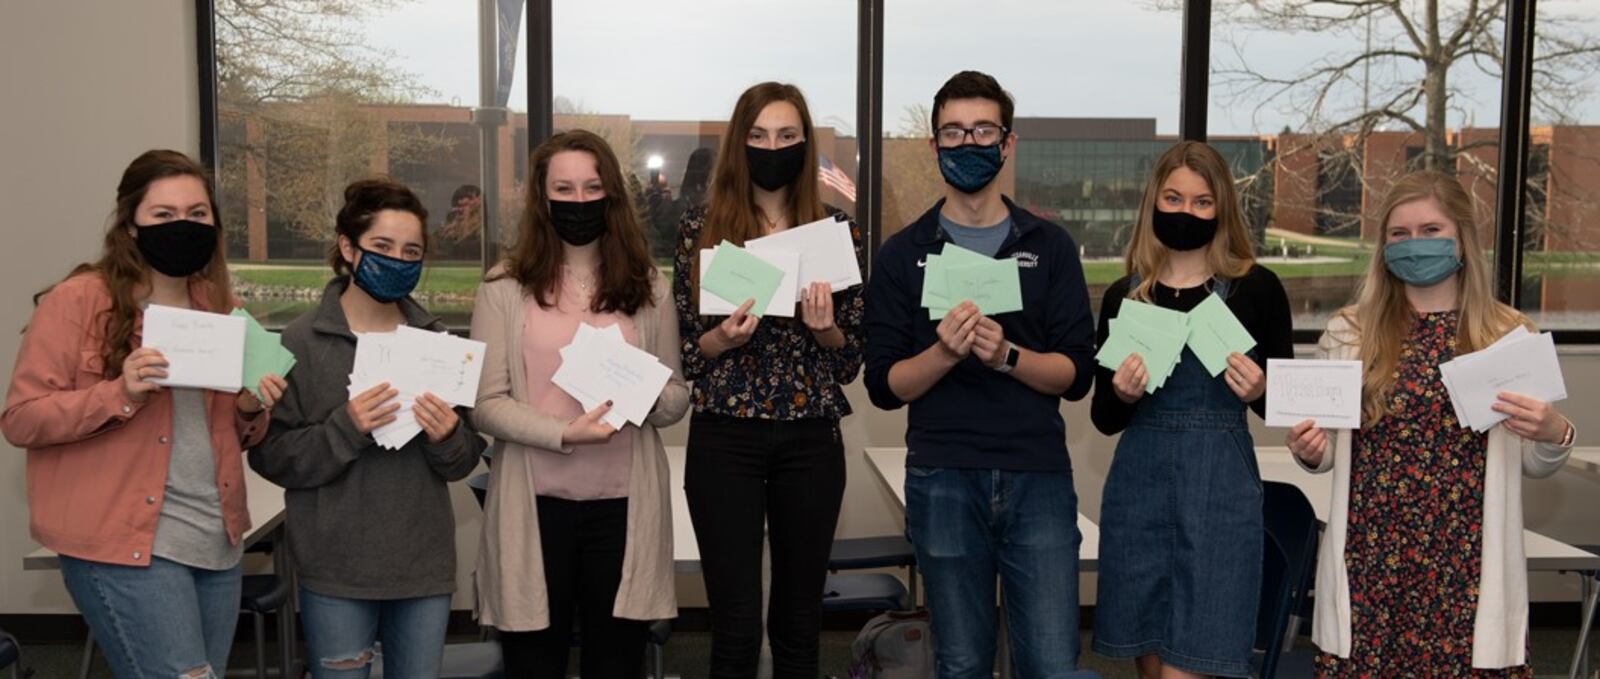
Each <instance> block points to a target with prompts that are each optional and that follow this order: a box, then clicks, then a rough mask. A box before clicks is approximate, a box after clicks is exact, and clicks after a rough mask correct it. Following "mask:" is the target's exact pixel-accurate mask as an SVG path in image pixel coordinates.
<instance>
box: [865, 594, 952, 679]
mask: <svg viewBox="0 0 1600 679" xmlns="http://www.w3.org/2000/svg"><path fill="white" fill-rule="evenodd" d="M850 657H851V658H852V660H851V662H850V679H931V677H933V676H934V659H933V627H932V626H930V625H929V623H928V611H927V609H920V608H919V609H917V610H915V611H890V612H888V613H884V614H882V615H879V616H877V617H875V618H873V619H871V620H868V621H867V624H866V626H865V627H862V628H861V633H860V634H858V635H856V640H855V642H854V643H851V644H850Z"/></svg>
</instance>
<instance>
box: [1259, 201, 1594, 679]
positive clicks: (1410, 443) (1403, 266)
mask: <svg viewBox="0 0 1600 679" xmlns="http://www.w3.org/2000/svg"><path fill="white" fill-rule="evenodd" d="M1378 220H1379V224H1380V225H1381V226H1380V228H1379V229H1378V231H1377V236H1376V239H1375V240H1376V242H1375V245H1376V246H1377V248H1376V251H1375V252H1374V253H1373V257H1372V263H1371V265H1370V266H1369V267H1368V268H1367V274H1366V277H1365V278H1364V279H1363V281H1362V284H1361V288H1360V291H1359V292H1358V293H1357V296H1356V302H1355V304H1353V305H1351V306H1348V307H1345V308H1344V309H1342V310H1340V311H1339V312H1338V313H1337V314H1335V315H1334V317H1333V318H1332V319H1331V320H1330V321H1329V322H1328V329H1327V331H1326V332H1325V333H1323V335H1322V339H1321V340H1320V341H1319V342H1318V345H1317V352H1318V354H1319V355H1320V356H1321V357H1325V358H1337V359H1352V360H1360V361H1361V369H1362V380H1361V382H1362V384H1361V402H1362V403H1361V428H1360V429H1359V430H1357V431H1351V430H1348V429H1340V430H1335V431H1332V432H1329V431H1326V430H1323V429H1321V428H1319V427H1316V426H1314V423H1313V422H1311V421H1310V420H1307V421H1305V422H1301V423H1300V424H1298V425H1295V426H1294V427H1293V428H1292V429H1290V431H1289V434H1288V436H1287V443H1288V445H1289V449H1290V451H1291V452H1293V453H1294V456H1295V458H1296V459H1297V460H1298V461H1299V462H1300V463H1301V465H1302V466H1304V467H1306V468H1307V469H1308V470H1310V471H1313V472H1318V473H1321V472H1327V471H1332V472H1333V475H1334V483H1333V487H1334V495H1333V500H1332V506H1331V507H1329V509H1328V527H1327V530H1325V531H1323V534H1322V546H1321V548H1320V549H1319V550H1318V553H1317V584H1316V588H1317V592H1319V593H1323V594H1319V596H1318V597H1317V610H1316V617H1315V621H1314V624H1313V625H1312V633H1311V637H1312V640H1313V641H1315V642H1316V644H1317V646H1318V647H1320V648H1321V649H1322V654H1321V655H1320V656H1319V657H1318V659H1317V665H1318V669H1319V670H1320V672H1321V674H1322V675H1323V676H1327V677H1344V676H1352V677H1353V676H1369V675H1394V676H1399V675H1407V676H1478V677H1483V676H1514V677H1531V676H1533V670H1532V668H1531V667H1530V666H1529V665H1528V655H1527V650H1528V637H1527V634H1528V583H1527V572H1528V571H1527V564H1526V563H1525V562H1524V558H1523V549H1522V478H1523V477H1524V476H1528V477H1545V476H1549V475H1551V474H1554V473H1555V472H1556V470H1558V469H1560V468H1561V466H1562V464H1564V463H1565V461H1566V458H1567V455H1568V454H1569V453H1570V452H1571V448H1572V440H1573V438H1574V437H1575V436H1576V430H1575V429H1574V428H1573V425H1572V423H1571V422H1570V421H1568V420H1567V418H1565V417H1563V416H1562V415H1561V413H1559V412H1557V411H1556V409H1555V408H1552V407H1551V406H1550V404H1548V403H1545V402H1542V401H1539V400H1537V399H1533V398H1529V397H1527V396H1522V395H1519V394H1514V393H1510V392H1505V393H1501V394H1500V400H1499V402H1498V403H1496V404H1495V405H1494V406H1493V407H1494V409H1495V410H1496V411H1498V412H1501V413H1505V414H1506V415H1507V416H1508V419H1506V420H1505V421H1503V422H1501V423H1500V424H1498V425H1496V426H1495V427H1493V428H1492V429H1490V430H1489V431H1488V432H1485V433H1478V432H1476V431H1474V430H1472V429H1470V428H1467V427H1464V426H1463V425H1462V424H1461V423H1460V422H1459V421H1457V420H1456V417H1455V414H1454V412H1453V411H1452V410H1451V408H1450V407H1449V396H1448V394H1447V393H1446V390H1445V388H1444V385H1443V384H1442V382H1441V381H1440V377H1439V365H1440V364H1442V363H1444V362H1446V361H1449V360H1451V359H1453V358H1455V357H1457V356H1460V355H1463V354H1467V353H1471V352H1474V351H1477V350H1479V349H1483V348H1484V347H1487V346H1489V345H1490V344H1493V343H1494V341H1495V340H1497V339H1499V338H1500V337H1502V336H1503V335H1505V334H1506V333H1507V332H1509V331H1511V330H1512V329H1514V328H1516V327H1517V326H1519V325H1520V326H1525V327H1528V328H1532V323H1531V322H1530V321H1529V320H1528V319H1527V318H1526V317H1524V316H1523V315H1522V314H1521V313H1519V312H1518V311H1517V310H1515V309H1512V308H1511V307H1509V306H1506V305H1504V304H1501V303H1500V302H1499V301H1497V300H1496V299H1495V298H1494V296H1493V295H1492V294H1491V292H1490V287H1489V276H1490V269H1489V266H1488V264H1487V262H1486V261H1485V259H1484V257H1483V245H1484V241H1483V240H1482V234H1480V233H1479V229H1478V224H1477V220H1476V219H1475V218H1474V216H1473V204H1472V198H1471V196H1470V195H1468V194H1467V192H1466V190H1465V189H1463V188H1462V187H1461V183H1460V182H1458V181H1457V180H1456V179H1455V178H1454V177H1451V176H1448V175H1444V174H1440V173H1437V172H1419V173H1415V174H1411V175H1408V176H1406V177H1404V178H1402V179H1400V180H1399V181H1397V182H1396V183H1395V184H1394V186H1393V187H1392V188H1391V189H1389V193H1388V197H1387V198H1385V200H1384V201H1383V204H1382V209H1381V210H1380V211H1379V213H1378Z"/></svg>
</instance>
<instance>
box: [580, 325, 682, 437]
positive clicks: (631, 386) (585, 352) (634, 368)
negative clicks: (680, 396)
mask: <svg viewBox="0 0 1600 679" xmlns="http://www.w3.org/2000/svg"><path fill="white" fill-rule="evenodd" d="M670 379H672V369H671V368H668V367H667V366H665V365H663V364H662V363H661V361H660V360H658V359H657V358H656V357H655V355H654V354H651V353H650V352H648V351H645V350H643V349H640V348H638V347H636V346H633V345H632V344H629V343H628V341H627V340H626V339H624V338H623V337H622V329H621V328H619V327H617V326H615V325H610V326H606V327H605V328H596V327H594V326H592V325H589V324H588V323H581V324H579V325H578V332H577V333H576V334H575V335H573V337H572V343H571V344H568V345H567V346H565V347H563V348H562V349H561V367H560V368H557V369H556V373H555V374H554V375H551V376H550V381H551V382H552V383H554V384H555V385H556V386H557V387H560V388H561V390H562V391H565V392H567V394H568V395H570V396H572V398H573V399H575V400H577V401H578V403H579V404H580V405H582V406H583V409H584V411H585V412H587V411H590V410H594V409H595V408H598V407H600V404H602V403H605V402H606V401H611V410H609V411H607V412H606V414H605V417H604V418H602V419H604V421H605V423H606V424H609V425H611V427H612V428H614V429H621V428H622V427H624V426H625V425H627V424H628V423H630V422H631V423H633V424H635V425H640V426H642V425H643V424H644V420H645V418H646V417H649V416H650V409H651V408H654V407H655V404H656V399H657V398H658V397H660V396H661V390H662V389H664V388H666V386H667V381H668V380H670Z"/></svg>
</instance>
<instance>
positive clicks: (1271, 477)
mask: <svg viewBox="0 0 1600 679" xmlns="http://www.w3.org/2000/svg"><path fill="white" fill-rule="evenodd" d="M1574 454H1575V455H1576V454H1577V453H1576V451H1574ZM1588 454H1589V455H1593V456H1594V457H1596V458H1600V451H1597V452H1591V453H1588ZM1256 463H1257V464H1259V465H1260V467H1261V480H1263V481H1277V482H1280V483H1287V484H1290V485H1292V486H1294V487H1296V488H1299V489H1300V492H1302V493H1305V495H1306V499H1307V500H1310V501H1311V508H1312V510H1314V511H1315V512H1316V513H1317V520H1318V521H1321V522H1323V523H1327V521H1328V507H1329V502H1330V501H1331V498H1332V496H1333V474H1332V473H1328V474H1312V473H1310V472H1307V471H1306V470H1305V469H1303V468H1301V467H1300V465H1299V464H1297V463H1296V462H1295V461H1294V457H1293V456H1291V455H1290V453H1289V449H1288V448H1287V447H1284V446H1261V447H1257V448H1256ZM1569 464H1571V463H1570V462H1569ZM1597 473H1600V472H1597ZM1522 543H1523V550H1524V555H1525V557H1526V559H1527V562H1528V570H1529V571H1534V572H1554V573H1569V572H1570V573H1577V574H1578V576H1579V577H1580V578H1581V579H1582V580H1581V582H1582V586H1581V590H1582V592H1583V605H1582V606H1580V607H1579V611H1580V612H1581V613H1582V614H1583V618H1582V624H1581V625H1580V630H1581V631H1580V633H1579V635H1578V644H1577V648H1576V649H1575V650H1574V651H1573V658H1572V670H1571V671H1572V676H1579V674H1580V669H1579V668H1580V666H1586V665H1587V664H1588V659H1587V658H1586V657H1585V654H1584V652H1585V650H1586V648H1587V646H1588V643H1587V642H1588V633H1589V627H1588V625H1589V620H1590V618H1591V617H1592V613H1593V611H1594V606H1595V602H1596V598H1597V596H1596V595H1597V594H1600V588H1596V587H1594V586H1593V583H1594V576H1595V573H1596V572H1600V556H1597V555H1595V554H1591V553H1589V552H1587V551H1585V550H1582V549H1578V548H1577V547H1573V546H1572V545H1569V544H1567V543H1565V542H1561V541H1560V540H1556V539H1553V538H1550V537H1548V536H1545V535H1541V534H1539V533H1535V532H1533V531H1531V530H1527V529H1523V531H1522Z"/></svg>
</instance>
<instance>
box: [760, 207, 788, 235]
mask: <svg viewBox="0 0 1600 679" xmlns="http://www.w3.org/2000/svg"><path fill="white" fill-rule="evenodd" d="M756 214H757V215H760V216H761V223H762V224H765V225H766V228H767V233H774V232H776V231H777V230H778V225H779V224H781V223H783V219H782V218H779V219H767V213H766V211H764V210H756Z"/></svg>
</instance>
